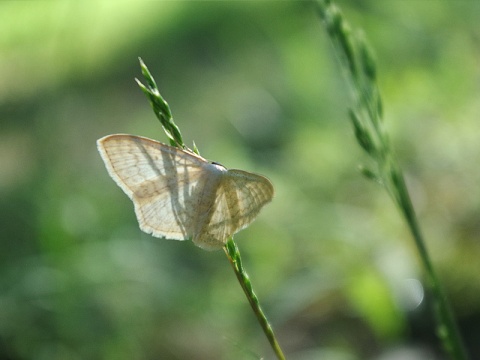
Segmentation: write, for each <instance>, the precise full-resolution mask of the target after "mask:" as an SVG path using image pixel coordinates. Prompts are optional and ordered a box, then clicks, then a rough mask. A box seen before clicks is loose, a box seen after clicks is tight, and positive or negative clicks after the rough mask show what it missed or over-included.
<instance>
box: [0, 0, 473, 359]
mask: <svg viewBox="0 0 480 360" xmlns="http://www.w3.org/2000/svg"><path fill="white" fill-rule="evenodd" d="M339 5H340V6H341V7H342V9H343V11H344V13H345V14H346V17H347V19H348V21H349V22H350V23H351V24H352V25H354V27H359V28H362V29H363V30H364V31H365V34H366V36H367V37H368V39H369V40H370V44H371V45H372V47H373V48H374V50H375V52H376V55H377V61H378V71H379V78H380V87H381V90H382V92H383V96H384V104H385V114H386V124H387V127H388V130H389V132H390V134H391V137H392V141H393V143H394V148H395V149H396V151H397V154H398V157H399V159H400V161H401V164H402V167H403V169H404V171H405V174H406V177H407V181H408V184H409V187H410V190H411V194H412V197H413V201H414V203H415V206H416V209H417V210H418V214H419V217H420V220H421V223H422V226H423V229H424V232H425V235H426V238H427V240H428V244H427V246H428V248H429V249H430V251H431V255H432V258H433V261H434V263H435V265H436V266H437V269H438V272H439V276H440V278H441V279H442V280H443V282H444V285H445V287H446V291H447V293H448V294H449V297H450V299H451V302H452V306H453V308H454V311H455V313H456V314H457V316H458V321H459V324H460V327H461V331H462V333H463V335H464V336H465V340H466V341H467V344H468V347H469V350H470V351H471V353H472V358H475V356H476V357H477V358H478V357H480V350H479V342H478V339H479V338H480V296H479V294H480V271H479V270H480V266H479V259H480V242H479V241H480V240H479V239H480V222H479V220H480V187H479V184H480V171H479V159H480V156H479V155H480V124H479V120H480V117H479V115H480V62H479V59H480V27H479V26H478V19H479V18H480V3H479V2H476V1H427V0H425V1H421V0H419V1H383V2H380V1H374V0H371V1H355V0H351V1H346V0H345V1H339ZM139 56H141V57H142V58H143V60H144V61H145V62H146V64H147V66H148V67H149V69H150V71H151V72H152V74H153V76H154V77H155V78H156V80H157V83H158V85H159V88H160V90H161V91H162V94H163V95H164V97H165V98H166V99H167V101H168V102H169V104H170V106H171V108H172V111H173V114H174V117H175V120H176V122H177V123H178V125H179V126H180V128H181V130H182V132H183V135H184V139H185V141H186V143H187V144H188V145H191V144H192V142H193V141H195V143H196V144H197V146H198V148H199V149H200V152H201V153H202V155H203V156H204V157H206V158H208V159H211V160H215V161H217V162H220V163H222V164H223V165H225V166H227V167H230V168H240V169H245V170H249V171H254V172H258V173H261V174H264V175H266V176H268V177H269V178H270V179H271V180H272V182H273V183H274V185H275V188H276V197H275V199H274V201H273V202H272V203H271V204H270V205H268V206H267V207H266V208H265V209H264V211H263V212H262V213H261V215H260V216H259V218H258V219H257V221H256V222H255V223H253V224H252V226H250V227H249V228H248V229H247V230H244V231H242V232H240V233H239V234H238V235H237V236H236V240H237V244H238V245H239V247H240V250H241V252H242V254H243V258H244V264H245V267H246V269H247V271H248V273H249V274H250V277H251V278H252V282H253V285H254V288H255V289H256V291H257V294H258V296H259V298H260V300H261V303H262V305H263V307H264V309H265V311H266V313H267V315H268V316H269V319H270V320H271V321H272V323H273V326H274V328H275V329H276V332H277V335H278V337H279V341H280V343H281V344H282V345H283V347H284V350H285V352H286V353H287V356H288V357H289V358H291V359H302V360H306V359H319V358H322V359H327V360H331V359H333V360H339V359H342V360H343V359H382V360H385V359H396V360H398V359H442V356H443V355H442V351H441V349H440V346H439V344H438V341H437V340H436V338H435V335H434V328H433V324H432V320H431V316H430V312H429V310H428V299H429V297H428V296H427V297H425V296H424V293H423V290H422V286H421V282H419V281H422V271H421V268H420V266H419V264H418V262H417V255H416V249H415V248H414V246H413V241H412V239H411V238H410V236H409V234H408V232H407V231H406V227H405V225H404V224H403V222H402V220H401V219H400V218H399V216H398V214H397V212H396V209H395V207H394V205H393V204H392V203H391V201H390V199H389V198H388V196H387V195H386V194H385V193H384V192H383V191H382V189H381V188H380V187H378V186H376V185H375V184H373V183H372V182H369V181H367V180H366V179H364V178H362V176H361V175H360V173H359V172H358V171H357V165H358V164H362V163H368V159H366V157H365V156H364V154H363V153H362V151H361V150H360V148H359V146H358V145H357V144H356V143H355V139H354V136H353V133H352V129H351V125H350V123H349V121H348V118H347V107H348V106H349V104H350V99H349V93H348V89H347V88H346V86H345V84H344V79H343V77H342V76H341V72H340V70H339V66H338V64H337V62H336V59H335V56H334V55H333V53H332V48H331V45H330V43H329V40H328V39H327V37H326V34H325V31H324V29H323V27H322V25H321V23H320V22H319V20H318V18H317V16H316V13H315V10H314V8H313V7H312V5H311V4H310V3H308V2H300V1H299V2H295V1H291V2H273V1H262V2H254V1H252V2H240V1H238V2H186V1H178V2H175V1H168V2H160V1H158V2H154V1H127V0H123V1H115V2H114V1H98V2H75V1H62V2H60V1H58V2H55V1H51V2H34V1H4V2H1V3H0V246H1V248H0V259H1V261H0V359H12V360H13V359H15V360H16V359H41V360H43V359H75V360H76V359H259V358H260V357H263V358H265V359H271V358H272V357H273V354H272V352H271V350H270V349H269V346H268V343H267V340H266V338H265V337H264V335H263V333H262V332H261V329H260V327H259V325H258V324H257V322H256V319H255V317H254V315H253V313H252V312H251V310H250V308H249V305H248V303H247V301H246V299H245V296H244V294H243V293H242V290H241V288H240V286H239V285H238V283H237V281H236V278H235V276H234V274H233V272H232V270H231V268H230V265H229V263H228V261H227V259H226V257H225V255H224V254H223V252H221V251H219V252H205V251H203V250H201V249H199V248H197V247H195V246H194V245H193V244H192V243H191V242H178V241H165V240H159V239H155V238H152V237H150V236H149V235H146V234H144V233H142V232H141V231H140V230H139V228H138V225H137V222H136V219H135V215H134V212H133V205H132V203H131V202H130V200H129V199H128V198H127V197H126V196H125V194H123V192H122V191H121V190H120V189H119V188H118V187H117V186H116V185H115V184H114V182H113V181H112V180H111V179H110V178H109V177H108V175H107V172H106V170H105V168H104V165H103V163H102V162H101V159H100V156H99V154H98V153H97V150H96V145H95V141H96V140H97V139H98V138H100V137H102V136H105V135H108V134H113V133H129V134H136V135H142V136H147V137H151V138H154V139H158V140H160V141H166V138H165V135H164V134H163V132H162V129H161V126H160V124H159V122H158V121H157V120H156V118H155V117H154V115H153V113H152V111H151V108H150V105H149V104H148V101H147V100H146V98H145V97H144V95H143V94H142V92H141V91H140V90H139V88H138V86H137V85H136V84H135V82H134V80H133V79H134V77H140V76H141V74H140V70H139V65H138V60H137V57H139Z"/></svg>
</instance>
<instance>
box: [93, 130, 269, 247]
mask: <svg viewBox="0 0 480 360" xmlns="http://www.w3.org/2000/svg"><path fill="white" fill-rule="evenodd" d="M97 146H98V151H99V152H100V155H101V156H102V159H103V161H104V162H105V166H106V168H107V171H108V173H109V175H110V176H111V178H112V179H113V180H114V181H115V182H116V183H117V185H118V186H120V188H122V190H123V191H124V192H125V193H126V194H127V195H128V197H129V198H130V199H131V200H132V201H133V204H134V206H135V214H136V216H137V219H138V222H139V225H140V229H141V230H142V231H144V232H146V233H149V234H152V235H153V236H155V237H159V238H166V239H172V240H188V239H191V240H193V242H194V244H195V245H197V246H199V247H201V248H203V249H206V250H216V249H220V248H222V247H223V246H224V245H225V243H226V241H227V239H228V238H229V237H230V236H232V235H233V234H235V233H236V232H238V231H240V230H242V229H244V228H245V227H247V226H248V225H249V224H250V223H251V222H252V221H253V220H254V219H255V217H256V216H257V215H258V213H259V212H260V209H261V208H262V207H263V206H264V205H265V204H267V203H269V202H270V201H271V200H272V198H273V192H274V191H273V186H272V183H271V182H270V181H269V180H268V179H267V178H265V177H263V176H260V175H256V174H252V173H249V172H246V171H242V170H235V169H230V170H229V169H226V168H225V167H224V166H222V165H220V164H217V163H212V162H209V161H207V160H206V159H204V158H202V157H201V156H199V155H197V154H195V153H193V152H192V151H190V150H181V149H179V148H176V147H172V146H168V145H165V144H162V143H160V142H158V141H155V140H151V139H148V138H145V137H140V136H134V135H125V134H116V135H108V136H105V137H103V138H101V139H99V140H98V141H97Z"/></svg>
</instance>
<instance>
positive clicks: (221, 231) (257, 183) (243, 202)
mask: <svg viewBox="0 0 480 360" xmlns="http://www.w3.org/2000/svg"><path fill="white" fill-rule="evenodd" d="M273 194H274V190H273V185H272V183H271V182H270V180H268V179H267V178H266V177H263V176H260V175H257V174H253V173H249V172H247V171H242V170H236V169H232V170H227V172H226V173H225V175H224V176H223V179H222V181H221V183H220V185H219V186H218V189H217V193H216V199H215V203H214V205H213V211H212V214H211V217H210V219H209V222H208V226H206V227H205V230H204V231H203V232H202V233H201V234H199V236H198V238H197V239H194V242H195V243H196V244H197V245H198V246H200V247H202V248H205V249H211V250H213V249H218V248H221V247H222V246H223V245H224V244H225V242H226V241H227V239H228V238H229V237H230V236H232V235H233V234H235V233H237V232H238V231H240V230H242V229H244V228H245V227H247V226H248V225H249V224H250V223H251V222H252V221H253V220H254V219H255V218H256V217H257V215H258V213H259V212H260V210H261V209H262V208H263V206H265V205H266V204H267V203H269V202H270V201H271V200H272V199H273Z"/></svg>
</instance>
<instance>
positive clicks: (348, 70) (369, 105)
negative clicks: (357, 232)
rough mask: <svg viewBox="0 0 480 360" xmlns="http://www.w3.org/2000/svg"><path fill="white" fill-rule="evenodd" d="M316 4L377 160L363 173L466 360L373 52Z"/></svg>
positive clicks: (445, 338)
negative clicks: (391, 127)
mask: <svg viewBox="0 0 480 360" xmlns="http://www.w3.org/2000/svg"><path fill="white" fill-rule="evenodd" d="M315 4H316V6H317V9H318V12H319V15H320V17H321V19H322V20H323V23H324V25H325V28H326V30H327V33H328V35H329V36H330V39H331V40H332V43H333V45H334V49H335V53H336V55H337V57H338V58H339V60H340V64H341V66H342V69H343V70H344V73H345V75H346V78H347V81H348V82H349V85H350V90H351V93H352V97H353V100H354V104H353V107H352V108H351V109H350V113H349V115H350V119H351V121H352V124H353V127H354V131H355V136H356V138H357V141H358V143H359V144H360V146H361V147H362V148H363V149H364V150H365V152H366V153H367V154H368V155H369V156H370V158H371V159H372V160H373V162H372V163H373V169H372V168H366V167H363V168H361V170H362V172H363V174H364V175H365V176H367V177H368V178H370V179H372V180H375V181H376V182H378V183H379V184H381V185H382V186H383V187H384V188H385V190H386V191H387V192H388V193H389V195H390V196H391V198H392V199H393V201H394V203H395V204H396V205H397V207H398V209H399V211H400V213H401V215H402V216H403V218H404V219H405V221H406V223H407V225H408V228H409V230H410V233H411V235H412V237H413V239H414V242H415V245H416V247H417V250H418V254H419V258H420V261H421V264H422V266H423V270H424V273H425V277H426V285H427V288H428V289H429V291H430V294H431V296H432V298H433V313H434V316H435V320H436V332H437V336H438V338H439V339H440V341H441V342H442V344H443V346H444V348H445V350H446V351H447V352H448V354H449V355H450V358H451V359H455V360H466V359H467V358H468V357H467V354H466V352H465V349H464V346H463V343H462V339H461V337H460V334H459V331H458V328H457V325H456V323H455V318H454V315H453V311H452V310H451V307H450V305H449V303H448V300H447V297H446V295H445V293H444V290H443V289H442V286H441V283H440V281H439V279H438V277H437V275H436V272H435V269H434V266H433V263H432V261H431V259H430V255H429V253H428V251H427V247H426V245H425V240H424V237H423V235H422V232H421V230H420V225H419V222H418V218H417V216H416V214H415V210H414V208H413V205H412V201H411V198H410V195H409V193H408V189H407V186H406V185H405V180H404V176H403V174H402V171H401V168H400V166H399V164H398V161H397V159H396V157H395V155H394V152H393V149H392V146H391V143H390V141H389V138H388V135H387V133H386V131H385V129H384V127H383V123H382V118H383V108H382V101H381V96H380V92H379V89H378V85H377V81H376V65H375V60H374V58H373V55H372V52H371V50H370V48H369V47H368V46H367V43H366V41H365V39H364V37H363V35H362V34H360V33H358V32H355V33H354V32H352V30H351V28H350V27H349V25H348V23H347V22H346V21H345V19H344V17H343V15H342V13H341V11H340V10H339V9H338V7H336V6H335V5H334V4H333V3H332V2H331V1H330V0H317V1H316V2H315Z"/></svg>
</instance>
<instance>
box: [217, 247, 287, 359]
mask: <svg viewBox="0 0 480 360" xmlns="http://www.w3.org/2000/svg"><path fill="white" fill-rule="evenodd" d="M223 249H224V250H225V254H226V255H227V257H228V260H229V261H230V264H231V265H232V268H233V271H234V272H235V275H236V276H237V279H238V282H239V283H240V285H241V286H242V289H243V291H244V293H245V295H246V296H247V299H248V302H249V303H250V306H251V307H252V309H253V312H254V313H255V316H256V317H257V319H258V322H259V323H260V326H261V327H262V329H263V332H264V333H265V335H266V336H267V338H268V341H269V342H270V345H271V347H272V349H273V351H274V352H275V355H276V356H277V358H278V359H279V360H284V359H285V355H284V354H283V351H282V349H281V347H280V344H279V343H278V341H277V338H276V337H275V334H274V332H273V329H272V326H271V325H270V323H269V322H268V319H267V317H266V316H265V313H264V312H263V310H262V308H261V306H260V302H259V301H258V298H257V295H256V294H255V292H254V291H253V287H252V284H251V282H250V278H249V277H248V274H247V273H246V271H245V269H244V268H243V264H242V259H241V257H240V251H239V250H238V247H237V244H235V242H234V241H233V238H230V239H228V241H227V244H226V245H225V247H224V248H223Z"/></svg>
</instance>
